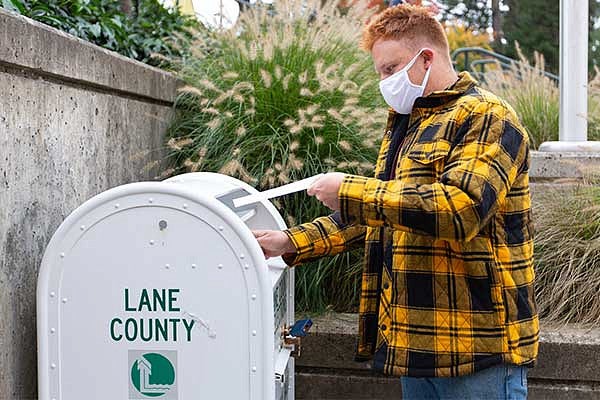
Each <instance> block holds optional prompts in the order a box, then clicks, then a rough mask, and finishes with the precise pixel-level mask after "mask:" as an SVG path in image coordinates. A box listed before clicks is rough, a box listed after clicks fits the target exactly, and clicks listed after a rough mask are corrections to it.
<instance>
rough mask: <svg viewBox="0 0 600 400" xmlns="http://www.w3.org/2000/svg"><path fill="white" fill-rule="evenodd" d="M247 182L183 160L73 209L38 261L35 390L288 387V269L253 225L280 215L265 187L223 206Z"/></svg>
mask: <svg viewBox="0 0 600 400" xmlns="http://www.w3.org/2000/svg"><path fill="white" fill-rule="evenodd" d="M252 193H256V190H255V189H254V188H252V187H251V186H249V185H247V184H245V183H243V182H241V181H239V180H237V179H234V178H231V177H228V176H224V175H220V174H212V173H190V174H184V175H180V176H177V177H174V178H171V179H168V180H166V181H163V182H141V183H133V184H128V185H124V186H120V187H117V188H114V189H111V190H108V191H106V192H104V193H101V194H99V195H97V196H95V197H94V198H92V199H90V200H89V201H87V202H86V203H84V204H83V205H82V206H80V207H79V208H77V209H76V210H75V211H74V212H73V213H71V215H69V216H68V217H67V218H66V220H65V221H64V222H63V223H62V225H61V226H60V227H59V229H58V230H57V231H56V233H55V234H54V236H53V238H52V240H51V241H50V243H49V245H48V247H47V249H46V252H45V255H44V258H43V261H42V266H41V269H40V274H39V281H38V292H37V296H38V310H37V311H38V312H37V315H38V353H39V354H38V359H39V398H40V399H41V400H84V399H85V400H93V399H98V400H100V399H101V400H122V399H161V400H162V399H165V400H167V399H168V400H175V399H178V400H196V399H197V400H220V399H222V400H241V399H254V400H270V399H276V400H280V399H293V398H294V382H293V377H294V358H293V356H294V355H295V354H294V351H295V349H296V346H297V342H298V340H297V339H298V337H300V336H302V334H301V333H300V334H298V333H297V332H296V334H295V333H294V332H293V329H294V319H293V318H294V302H293V297H292V296H293V288H294V276H293V273H292V272H293V270H292V269H289V268H286V266H285V264H284V262H283V260H282V259H281V258H272V259H268V260H265V257H264V255H263V252H262V250H261V248H260V246H259V245H258V242H257V241H256V239H255V238H254V236H253V234H252V232H251V231H252V230H253V229H285V223H284V221H283V220H282V218H281V216H280V215H279V213H278V212H277V210H276V209H275V208H274V207H273V205H272V204H271V203H270V202H269V201H267V200H262V201H260V202H258V203H255V204H250V205H247V206H244V207H240V208H236V207H234V206H233V202H232V200H233V199H235V198H239V197H241V196H244V195H246V194H252ZM295 329H296V331H298V325H297V324H296V327H295Z"/></svg>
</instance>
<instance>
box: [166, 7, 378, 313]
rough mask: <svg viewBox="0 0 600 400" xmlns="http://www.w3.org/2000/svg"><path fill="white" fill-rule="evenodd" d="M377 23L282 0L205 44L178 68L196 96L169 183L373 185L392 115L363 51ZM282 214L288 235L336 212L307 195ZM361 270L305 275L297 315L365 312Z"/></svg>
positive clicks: (186, 108) (303, 271) (251, 12)
mask: <svg viewBox="0 0 600 400" xmlns="http://www.w3.org/2000/svg"><path fill="white" fill-rule="evenodd" d="M367 18H368V15H367V12H366V9H365V8H362V7H358V6H355V7H351V8H349V9H345V10H343V12H340V9H339V8H338V7H337V6H336V3H335V2H322V1H320V0H317V1H305V0H297V1H294V0H279V1H277V2H275V4H274V5H272V6H260V5H259V3H257V5H256V6H254V7H252V8H250V9H247V10H245V11H244V12H243V13H242V14H241V17H240V19H239V20H238V24H237V25H236V27H235V29H232V30H229V31H215V32H212V33H211V34H209V35H206V34H204V35H202V37H200V36H199V37H198V39H197V42H196V43H194V44H193V45H192V52H191V54H190V55H189V56H187V57H185V58H183V59H180V60H177V61H178V65H177V69H178V72H177V74H178V76H179V77H180V78H181V79H183V80H184V81H185V86H184V87H182V88H181V89H180V90H179V96H178V98H177V100H176V115H175V118H174V120H173V122H172V124H171V126H170V129H169V132H168V136H169V138H168V142H167V146H168V148H169V161H170V163H171V167H170V168H169V169H168V170H167V171H165V173H164V174H163V177H166V176H168V175H174V174H179V173H184V172H194V171H211V172H219V173H222V174H227V175H231V176H234V177H236V178H239V179H241V180H243V181H245V182H247V183H249V184H251V185H253V186H254V187H256V188H257V189H259V190H265V189H268V188H271V187H275V186H279V185H282V184H286V183H289V182H292V181H295V180H298V179H302V178H306V177H309V176H312V175H314V174H318V173H322V172H328V171H341V172H346V173H353V174H360V175H367V176H370V175H372V174H373V169H374V163H375V160H376V157H377V151H378V148H379V140H380V138H381V137H382V134H383V129H384V124H385V119H386V113H387V107H386V106H385V104H384V102H383V99H382V98H381V96H380V94H379V90H378V87H377V84H378V77H377V75H376V73H375V70H374V66H373V63H372V61H371V58H370V56H369V54H367V53H365V52H363V51H361V50H360V49H359V48H358V43H359V39H360V33H361V30H362V27H363V26H364V23H365V20H366V19H367ZM207 43H208V44H207ZM274 203H275V205H276V206H277V207H278V209H279V210H280V211H281V213H282V214H283V216H284V218H285V220H286V221H287V223H288V225H289V226H292V225H295V224H297V223H301V222H305V221H311V220H312V219H314V218H315V217H318V216H322V215H327V214H329V213H330V211H329V210H328V209H326V208H325V207H323V206H322V205H321V204H320V203H319V202H318V201H317V200H316V199H313V198H309V197H308V196H307V195H306V194H305V193H299V194H295V195H290V196H285V197H282V198H280V199H277V200H275V202H274ZM361 259H362V255H361V254H360V253H356V252H354V253H350V254H346V255H342V256H338V257H332V258H326V259H323V260H321V261H320V262H314V263H312V264H311V265H305V266H302V267H300V268H297V270H296V271H297V275H296V291H297V296H296V305H297V307H298V308H299V309H300V310H302V309H310V310H317V311H318V310H324V309H327V308H335V309H337V310H340V311H351V310H355V309H356V306H357V302H358V294H359V293H358V292H359V289H360V283H359V281H360V269H361V267H360V262H361Z"/></svg>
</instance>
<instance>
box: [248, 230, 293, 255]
mask: <svg viewBox="0 0 600 400" xmlns="http://www.w3.org/2000/svg"><path fill="white" fill-rule="evenodd" d="M252 233H253V234H254V237H255V238H256V240H257V241H258V244H259V245H260V247H261V248H262V251H263V253H265V257H266V258H269V257H279V256H282V255H284V254H287V253H295V252H296V248H295V247H294V245H293V244H292V242H291V241H290V239H289V238H288V235H286V234H285V233H283V232H282V231H252Z"/></svg>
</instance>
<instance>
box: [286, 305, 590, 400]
mask: <svg viewBox="0 0 600 400" xmlns="http://www.w3.org/2000/svg"><path fill="white" fill-rule="evenodd" d="M356 340H357V316H356V315H355V314H328V315H324V316H322V317H319V318H315V319H314V326H313V331H312V332H311V334H310V335H309V336H308V337H306V338H304V339H303V342H302V343H303V346H302V354H301V357H300V358H298V359H297V361H296V367H297V370H296V375H297V376H296V395H297V398H298V399H299V400H300V399H312V400H316V399H322V400H325V399H366V398H369V399H377V398H382V399H383V398H386V399H392V398H396V399H399V398H400V397H399V395H400V383H399V379H397V378H393V377H388V376H382V375H378V374H375V373H374V372H373V371H372V369H371V364H370V363H368V362H360V363H359V362H355V361H354V360H353V358H354V350H355V346H356ZM598 365H600V329H595V330H591V329H587V328H583V327H564V328H552V327H542V335H541V338H540V354H539V358H538V364H537V366H536V367H535V368H533V369H531V370H530V371H529V389H530V391H529V393H530V396H529V397H530V398H531V399H586V400H587V399H598V398H600V370H598V368H597V366H598Z"/></svg>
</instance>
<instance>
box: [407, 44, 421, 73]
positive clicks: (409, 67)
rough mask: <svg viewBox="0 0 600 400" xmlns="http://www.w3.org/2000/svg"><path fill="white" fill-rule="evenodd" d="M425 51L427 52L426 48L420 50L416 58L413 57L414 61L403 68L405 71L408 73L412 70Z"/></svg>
mask: <svg viewBox="0 0 600 400" xmlns="http://www.w3.org/2000/svg"><path fill="white" fill-rule="evenodd" d="M423 50H425V49H424V48H423V49H421V50H419V52H418V53H417V55H416V56H414V57H413V59H412V60H410V62H409V63H408V64H406V66H405V67H404V68H402V70H403V71H408V70H409V69H411V68H412V66H413V65H414V64H415V63H416V62H417V59H418V58H419V56H420V55H421V54H422V53H423Z"/></svg>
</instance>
